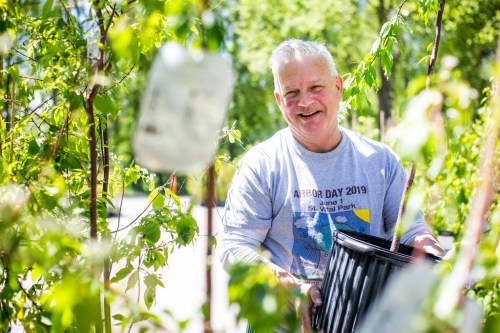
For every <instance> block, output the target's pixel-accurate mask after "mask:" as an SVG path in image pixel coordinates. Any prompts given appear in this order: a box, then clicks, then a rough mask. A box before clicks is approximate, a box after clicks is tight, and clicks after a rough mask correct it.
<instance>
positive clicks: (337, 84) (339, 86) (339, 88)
mask: <svg viewBox="0 0 500 333" xmlns="http://www.w3.org/2000/svg"><path fill="white" fill-rule="evenodd" d="M335 87H336V88H337V91H338V92H339V94H340V97H342V95H343V90H342V89H343V87H344V81H343V80H342V76H341V75H337V78H336V79H335Z"/></svg>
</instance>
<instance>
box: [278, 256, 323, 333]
mask: <svg viewBox="0 0 500 333" xmlns="http://www.w3.org/2000/svg"><path fill="white" fill-rule="evenodd" d="M269 265H270V267H271V270H272V271H273V272H274V274H275V275H276V277H277V278H278V281H279V282H280V283H281V284H284V285H288V286H291V287H293V288H297V289H298V290H299V291H300V293H301V294H302V296H303V297H300V298H297V299H295V300H294V302H293V305H294V306H295V311H296V313H297V317H298V318H300V323H301V329H302V332H307V333H309V332H312V308H313V306H321V305H322V304H323V300H322V299H321V292H320V289H319V287H318V286H315V285H311V284H307V283H303V282H302V281H300V280H299V279H296V278H295V277H294V276H293V275H291V274H290V273H288V272H286V271H285V270H283V269H282V268H280V267H278V266H276V265H274V264H272V263H269Z"/></svg>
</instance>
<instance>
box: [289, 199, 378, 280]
mask: <svg viewBox="0 0 500 333" xmlns="http://www.w3.org/2000/svg"><path fill="white" fill-rule="evenodd" d="M335 229H337V230H346V231H356V232H360V233H370V210H369V209H354V210H347V211H341V212H334V213H324V212H318V211H310V212H295V213H294V215H293V237H294V242H293V248H292V255H293V262H292V267H291V271H292V274H294V275H296V276H297V277H299V278H301V279H309V280H318V279H320V277H321V276H323V275H324V273H325V272H324V269H325V267H327V263H328V262H327V261H328V254H329V253H330V250H331V248H332V245H333V237H332V236H333V230H335Z"/></svg>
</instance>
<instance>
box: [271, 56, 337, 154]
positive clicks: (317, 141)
mask: <svg viewBox="0 0 500 333" xmlns="http://www.w3.org/2000/svg"><path fill="white" fill-rule="evenodd" d="M276 75H277V81H278V82H277V87H276V91H275V93H274V95H275V98H276V101H277V102H278V105H279V107H280V109H281V112H282V113H283V116H284V117H285V120H286V122H287V123H288V126H289V127H290V129H291V131H292V134H293V136H294V137H295V139H296V140H297V141H298V142H299V143H300V144H301V145H302V146H304V147H305V148H307V149H308V150H310V151H315V152H327V151H330V150H332V149H333V148H334V147H335V145H336V144H338V141H339V140H340V132H339V129H338V119H337V114H338V111H339V103H340V100H341V98H342V78H341V77H340V76H337V77H334V76H332V75H331V74H330V71H329V68H328V65H327V64H326V62H324V61H318V60H313V59H311V58H303V59H295V60H293V61H290V62H288V63H286V64H282V65H281V66H280V68H279V69H278V71H277V73H276Z"/></svg>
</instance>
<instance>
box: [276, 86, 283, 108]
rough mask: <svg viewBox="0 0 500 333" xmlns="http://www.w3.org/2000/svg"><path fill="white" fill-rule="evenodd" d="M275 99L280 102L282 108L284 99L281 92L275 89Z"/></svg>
mask: <svg viewBox="0 0 500 333" xmlns="http://www.w3.org/2000/svg"><path fill="white" fill-rule="evenodd" d="M274 99H276V103H278V106H279V107H280V108H281V104H282V103H283V100H282V99H281V95H280V94H279V92H277V91H276V90H275V91H274Z"/></svg>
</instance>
